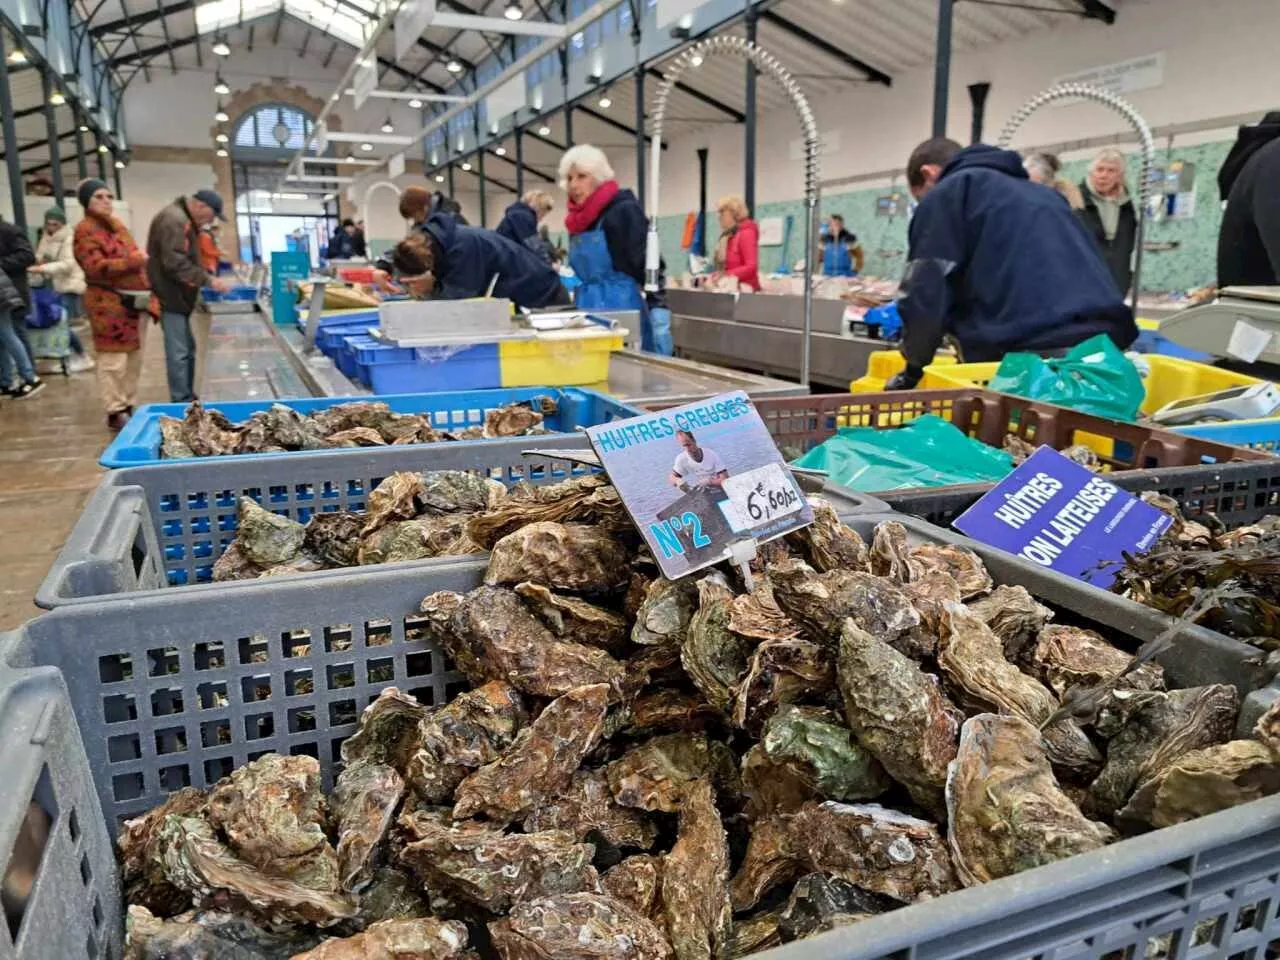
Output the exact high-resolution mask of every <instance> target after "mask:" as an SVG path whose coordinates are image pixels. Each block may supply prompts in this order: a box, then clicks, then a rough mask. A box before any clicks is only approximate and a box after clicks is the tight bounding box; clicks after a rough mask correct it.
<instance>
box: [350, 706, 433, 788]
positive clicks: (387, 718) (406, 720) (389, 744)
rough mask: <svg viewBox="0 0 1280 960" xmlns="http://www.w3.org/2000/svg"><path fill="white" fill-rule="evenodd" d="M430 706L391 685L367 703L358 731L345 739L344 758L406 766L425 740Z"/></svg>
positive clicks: (353, 762) (351, 761)
mask: <svg viewBox="0 0 1280 960" xmlns="http://www.w3.org/2000/svg"><path fill="white" fill-rule="evenodd" d="M426 716H427V710H426V708H425V707H423V706H422V704H420V703H418V701H417V700H415V699H414V698H413V697H411V696H409V695H408V694H404V693H401V692H400V691H399V690H398V689H397V688H395V687H387V688H385V689H384V690H383V691H382V692H381V693H379V694H378V697H377V699H376V700H374V701H373V703H371V704H369V706H367V707H365V709H364V712H363V713H361V714H360V721H359V723H358V724H357V725H356V732H355V733H353V734H352V735H351V736H349V737H347V739H346V740H344V741H343V742H342V762H343V763H344V764H347V765H351V764H355V763H361V762H364V763H385V764H390V765H391V766H392V767H394V768H395V769H397V770H404V768H405V764H407V763H408V762H409V757H410V756H412V755H413V753H414V751H415V750H417V749H418V747H419V745H420V744H421V743H422V721H423V720H424V719H425V718H426Z"/></svg>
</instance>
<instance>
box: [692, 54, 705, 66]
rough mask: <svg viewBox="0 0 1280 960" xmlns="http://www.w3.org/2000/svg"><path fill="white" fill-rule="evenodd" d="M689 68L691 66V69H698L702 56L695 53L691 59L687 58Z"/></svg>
mask: <svg viewBox="0 0 1280 960" xmlns="http://www.w3.org/2000/svg"><path fill="white" fill-rule="evenodd" d="M689 66H691V67H700V66H702V54H700V53H695V54H694V55H693V56H692V57H690V58H689Z"/></svg>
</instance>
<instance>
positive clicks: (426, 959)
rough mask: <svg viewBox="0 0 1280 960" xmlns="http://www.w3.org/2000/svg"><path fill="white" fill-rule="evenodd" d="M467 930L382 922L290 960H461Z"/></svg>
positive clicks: (425, 921) (428, 920)
mask: <svg viewBox="0 0 1280 960" xmlns="http://www.w3.org/2000/svg"><path fill="white" fill-rule="evenodd" d="M466 947H467V928H466V926H465V925H464V924H461V923H459V922H458V921H457V920H436V919H435V918H434V917H420V918H418V919H413V920H383V921H381V922H379V923H373V924H370V925H369V926H368V927H367V928H365V930H364V932H362V933H357V934H356V935H355V936H353V937H347V938H346V939H345V940H326V941H325V942H324V943H322V944H320V946H318V947H316V948H315V949H314V950H308V951H307V952H306V953H300V954H298V955H297V956H295V957H293V958H292V960H461V958H462V957H464V956H465V955H466V954H465V953H464V951H465V950H466Z"/></svg>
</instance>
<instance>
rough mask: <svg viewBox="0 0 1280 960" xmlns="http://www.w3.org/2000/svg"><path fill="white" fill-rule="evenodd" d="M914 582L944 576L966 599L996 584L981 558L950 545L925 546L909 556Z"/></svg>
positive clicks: (965, 548)
mask: <svg viewBox="0 0 1280 960" xmlns="http://www.w3.org/2000/svg"><path fill="white" fill-rule="evenodd" d="M910 560H911V579H912V580H913V581H915V580H919V579H920V578H922V577H924V576H927V575H928V574H931V573H944V574H946V575H947V576H949V577H951V578H952V579H953V580H954V581H955V582H956V585H957V586H959V587H960V594H961V596H962V598H963V599H965V600H969V599H971V598H973V597H979V596H982V595H983V594H985V593H989V592H990V591H991V585H992V583H993V582H994V581H993V580H992V579H991V574H990V573H988V572H987V567H986V564H984V563H983V562H982V558H981V557H979V556H978V555H977V554H976V553H974V552H973V551H972V550H970V549H969V548H968V547H961V546H957V545H955V544H950V543H922V544H920V545H919V546H916V547H913V548H912V549H911V554H910Z"/></svg>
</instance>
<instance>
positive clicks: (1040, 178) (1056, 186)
mask: <svg viewBox="0 0 1280 960" xmlns="http://www.w3.org/2000/svg"><path fill="white" fill-rule="evenodd" d="M1022 166H1023V168H1024V169H1025V170H1026V171H1027V179H1028V180H1030V181H1031V182H1032V183H1039V184H1043V185H1044V186H1046V187H1050V188H1052V189H1053V190H1056V191H1057V192H1058V193H1059V194H1061V196H1062V199H1063V200H1065V201H1067V206H1069V207H1070V208H1071V209H1072V210H1081V209H1083V208H1084V197H1082V196H1081V195H1080V188H1079V187H1077V186H1076V185H1075V184H1074V183H1072V182H1071V181H1070V180H1068V179H1067V178H1066V177H1064V176H1062V161H1060V160H1059V159H1058V157H1057V155H1056V154H1052V153H1033V154H1030V155H1029V156H1027V157H1026V158H1025V159H1024V160H1023V161H1022Z"/></svg>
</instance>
